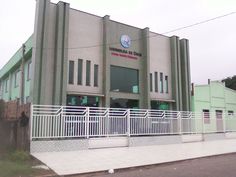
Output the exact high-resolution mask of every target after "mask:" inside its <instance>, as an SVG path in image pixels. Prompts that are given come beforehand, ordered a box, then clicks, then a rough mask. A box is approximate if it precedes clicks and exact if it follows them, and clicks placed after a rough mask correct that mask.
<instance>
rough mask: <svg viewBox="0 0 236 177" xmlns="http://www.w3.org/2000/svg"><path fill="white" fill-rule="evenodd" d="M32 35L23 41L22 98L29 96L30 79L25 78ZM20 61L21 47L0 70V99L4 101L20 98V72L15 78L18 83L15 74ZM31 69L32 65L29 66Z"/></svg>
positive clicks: (30, 51) (29, 59)
mask: <svg viewBox="0 0 236 177" xmlns="http://www.w3.org/2000/svg"><path fill="white" fill-rule="evenodd" d="M32 36H33V35H32ZM32 36H30V38H29V39H28V40H27V41H26V42H25V62H24V100H25V101H26V98H27V97H29V96H30V81H31V80H28V78H27V74H28V63H29V62H31V56H32V38H33V37H32ZM21 62H22V47H21V48H20V49H19V50H18V51H17V52H16V53H15V54H14V55H13V56H12V58H11V59H10V60H9V61H8V63H7V64H6V65H4V66H3V68H1V70H0V85H1V89H0V99H3V100H5V101H9V100H15V99H17V98H20V82H21V72H19V77H18V78H17V80H18V81H17V82H18V84H17V85H15V79H16V78H15V74H16V72H17V71H20V66H21ZM31 70H32V67H31ZM7 80H8V84H7V87H8V89H7V90H8V91H7V92H6V81H7Z"/></svg>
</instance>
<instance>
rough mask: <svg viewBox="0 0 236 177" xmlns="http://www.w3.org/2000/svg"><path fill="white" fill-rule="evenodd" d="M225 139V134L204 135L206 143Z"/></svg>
mask: <svg viewBox="0 0 236 177" xmlns="http://www.w3.org/2000/svg"><path fill="white" fill-rule="evenodd" d="M223 139H225V134H224V133H207V134H203V140H204V141H214V140H223Z"/></svg>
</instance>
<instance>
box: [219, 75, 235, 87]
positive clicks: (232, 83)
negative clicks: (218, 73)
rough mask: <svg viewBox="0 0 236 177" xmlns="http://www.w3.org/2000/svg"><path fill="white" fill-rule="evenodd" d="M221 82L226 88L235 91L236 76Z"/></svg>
mask: <svg viewBox="0 0 236 177" xmlns="http://www.w3.org/2000/svg"><path fill="white" fill-rule="evenodd" d="M222 82H225V86H226V87H228V88H231V89H233V90H236V75H235V76H233V77H227V78H226V79H223V80H222Z"/></svg>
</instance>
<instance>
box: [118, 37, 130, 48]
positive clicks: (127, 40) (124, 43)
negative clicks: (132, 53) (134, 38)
mask: <svg viewBox="0 0 236 177" xmlns="http://www.w3.org/2000/svg"><path fill="white" fill-rule="evenodd" d="M120 43H121V45H122V46H123V47H124V48H129V47H130V45H131V40H130V37H129V36H128V35H122V36H121V37H120Z"/></svg>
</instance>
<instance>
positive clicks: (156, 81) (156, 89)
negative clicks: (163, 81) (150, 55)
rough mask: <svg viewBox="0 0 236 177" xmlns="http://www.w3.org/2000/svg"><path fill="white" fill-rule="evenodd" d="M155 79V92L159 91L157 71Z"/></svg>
mask: <svg viewBox="0 0 236 177" xmlns="http://www.w3.org/2000/svg"><path fill="white" fill-rule="evenodd" d="M154 79H155V92H158V74H157V72H155V75H154Z"/></svg>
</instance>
